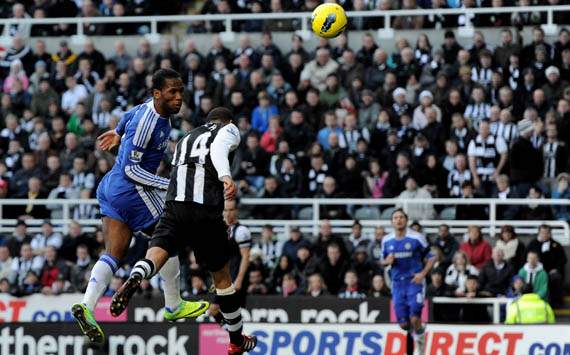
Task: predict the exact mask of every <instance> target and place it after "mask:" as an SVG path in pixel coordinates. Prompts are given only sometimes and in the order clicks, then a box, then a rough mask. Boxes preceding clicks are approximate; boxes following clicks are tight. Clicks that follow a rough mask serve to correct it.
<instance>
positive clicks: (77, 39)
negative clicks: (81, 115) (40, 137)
mask: <svg viewBox="0 0 570 355" xmlns="http://www.w3.org/2000/svg"><path fill="white" fill-rule="evenodd" d="M566 11H570V5H551V6H508V7H479V8H459V9H414V10H389V11H381V10H369V11H348V12H347V16H348V17H349V18H351V17H376V18H378V17H382V18H383V19H384V28H382V29H379V30H378V36H379V37H380V38H393V37H394V34H395V31H394V30H393V29H392V28H391V24H392V19H393V18H395V17H399V16H429V15H432V16H433V15H465V19H466V23H465V26H462V27H459V28H458V32H459V35H460V36H463V37H471V36H473V32H474V27H473V25H472V23H471V18H472V17H473V16H475V15H483V14H498V13H507V14H514V13H528V12H539V13H546V23H545V24H543V25H542V28H543V29H544V31H545V33H546V34H547V35H554V34H556V32H557V30H558V26H557V24H556V23H555V22H554V13H558V12H566ZM310 19H311V12H279V13H259V14H253V13H245V14H204V15H202V14H200V15H164V16H122V17H112V16H100V17H65V18H37V19H36V18H24V19H13V18H8V19H0V24H2V25H5V26H9V25H11V24H15V23H18V24H30V25H54V24H71V25H77V34H76V35H74V36H71V41H72V43H73V44H81V43H84V41H85V39H86V36H85V35H84V31H83V25H84V24H86V23H88V24H108V23H148V24H149V26H150V33H149V34H147V35H146V36H147V38H149V40H151V41H152V42H158V40H159V39H160V34H159V33H158V24H159V23H191V22H193V21H224V22H225V29H226V31H225V32H223V33H221V37H222V39H223V40H225V41H227V42H231V41H234V40H235V33H234V32H233V28H232V26H233V21H236V20H238V21H247V20H300V22H301V29H300V31H297V32H298V33H299V34H300V35H302V36H304V37H306V38H308V37H309V36H310V31H309V26H310ZM0 42H4V43H9V38H3V39H1V40H0Z"/></svg>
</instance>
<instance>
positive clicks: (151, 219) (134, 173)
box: [97, 100, 171, 231]
mask: <svg viewBox="0 0 570 355" xmlns="http://www.w3.org/2000/svg"><path fill="white" fill-rule="evenodd" d="M170 129H171V127H170V120H169V119H168V118H164V117H160V115H159V114H158V113H157V112H156V110H155V109H154V104H153V101H152V100H149V101H147V102H145V103H144V104H142V105H138V106H136V107H134V108H133V109H131V110H130V111H128V112H127V113H125V114H124V115H123V117H122V118H121V121H120V122H119V124H118V126H117V128H116V129H115V131H116V132H117V134H119V135H121V136H122V138H121V145H120V147H119V153H118V155H117V160H116V162H115V165H114V166H113V168H112V169H111V171H109V172H108V173H107V174H106V175H105V177H103V180H102V181H101V184H99V187H98V188H97V199H98V200H99V206H100V207H101V214H102V215H103V216H107V217H110V218H112V219H115V220H118V221H121V222H123V223H126V224H127V225H128V226H129V227H130V228H131V229H132V230H133V231H139V230H145V229H146V228H148V227H150V226H152V225H153V224H154V223H156V222H157V220H158V218H159V217H160V215H161V214H162V211H163V209H164V197H163V196H161V194H160V193H159V190H166V189H167V188H168V182H169V180H168V179H165V178H163V177H160V176H157V175H156V171H157V169H158V166H159V165H160V161H161V160H162V158H163V156H164V152H165V150H166V147H167V145H168V137H169V135H170Z"/></svg>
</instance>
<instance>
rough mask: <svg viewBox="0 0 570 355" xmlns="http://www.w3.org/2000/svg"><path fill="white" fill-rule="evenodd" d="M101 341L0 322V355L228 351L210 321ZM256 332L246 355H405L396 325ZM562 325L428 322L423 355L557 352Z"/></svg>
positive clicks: (120, 333)
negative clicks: (95, 342)
mask: <svg viewBox="0 0 570 355" xmlns="http://www.w3.org/2000/svg"><path fill="white" fill-rule="evenodd" d="M101 326H102V328H103V329H104V331H105V332H106V334H107V338H108V341H107V343H106V344H105V345H104V346H101V347H93V346H91V347H89V345H88V344H86V343H85V338H84V337H83V336H81V334H80V332H79V329H78V327H76V326H75V324H71V323H56V324H46V323H19V324H1V325H0V353H2V354H11V355H28V354H37V355H44V354H66V355H67V354H69V355H83V354H85V355H98V354H109V355H119V354H121V355H134V354H136V355H152V354H168V355H185V354H193V355H196V354H198V355H214V354H224V353H226V351H227V342H228V336H227V333H226V332H225V331H224V330H222V329H220V327H219V326H218V325H215V324H192V323H154V324H152V323H151V324H144V323H120V324H119V323H101ZM244 331H246V332H248V333H250V334H253V335H256V336H257V338H258V346H257V348H256V349H255V350H254V351H252V352H250V353H249V354H252V355H261V354H264V355H268V354H269V355H291V354H295V355H323V354H337V355H345V354H346V355H353V354H373V355H405V354H406V345H405V344H406V335H405V333H403V332H402V331H401V330H400V329H399V328H398V326H397V325H395V324H379V325H372V324H338V325H337V324H335V325H331V324H285V325H284V324H267V323H245V324H244ZM569 333H570V326H568V325H529V326H504V325H499V326H490V325H481V326H477V327H474V326H473V325H450V324H430V325H428V328H427V332H426V337H427V339H426V340H427V341H426V352H425V354H427V355H450V354H456V355H472V354H478V355H563V354H568V353H569V352H570V340H569V338H568V334H569Z"/></svg>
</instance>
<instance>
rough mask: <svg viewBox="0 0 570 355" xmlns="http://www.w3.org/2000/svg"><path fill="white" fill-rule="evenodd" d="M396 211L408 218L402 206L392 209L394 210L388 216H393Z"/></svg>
mask: <svg viewBox="0 0 570 355" xmlns="http://www.w3.org/2000/svg"><path fill="white" fill-rule="evenodd" d="M398 212H401V213H402V214H403V215H404V217H406V220H408V214H407V213H406V212H405V211H404V209H403V208H396V209H395V210H394V212H392V215H390V218H393V217H394V215H395V214H396V213H398Z"/></svg>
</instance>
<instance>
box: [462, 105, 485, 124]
mask: <svg viewBox="0 0 570 355" xmlns="http://www.w3.org/2000/svg"><path fill="white" fill-rule="evenodd" d="M464 116H465V117H466V118H470V119H471V122H472V123H473V127H475V129H479V121H481V120H483V119H485V118H488V117H491V105H489V104H488V103H486V102H480V103H475V102H474V103H471V104H469V105H467V107H466V108H465V113H464Z"/></svg>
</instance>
